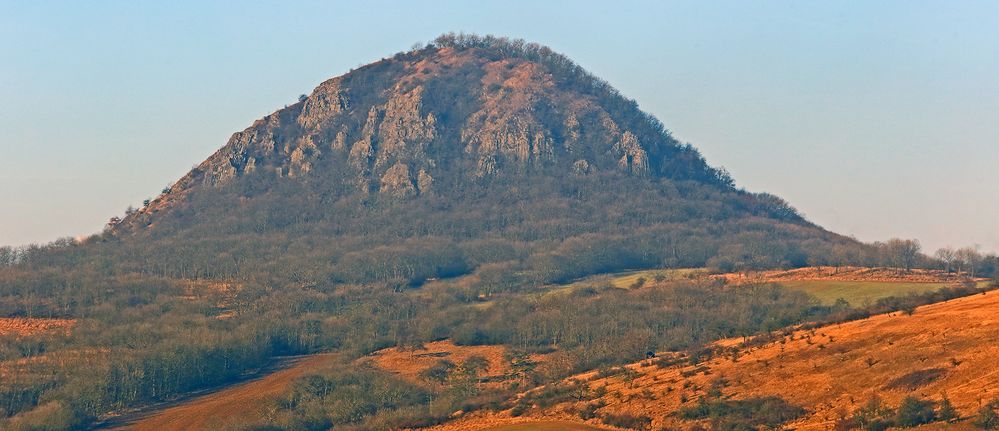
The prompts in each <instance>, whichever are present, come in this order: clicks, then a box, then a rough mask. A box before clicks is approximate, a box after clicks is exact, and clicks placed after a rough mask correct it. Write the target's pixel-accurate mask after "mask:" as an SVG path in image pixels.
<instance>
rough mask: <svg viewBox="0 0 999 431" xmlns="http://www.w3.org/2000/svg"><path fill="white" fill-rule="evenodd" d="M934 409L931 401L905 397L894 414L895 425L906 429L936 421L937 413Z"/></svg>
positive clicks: (934, 405) (934, 404)
mask: <svg viewBox="0 0 999 431" xmlns="http://www.w3.org/2000/svg"><path fill="white" fill-rule="evenodd" d="M934 407H936V403H934V402H933V401H929V400H922V399H919V398H916V397H914V396H908V397H905V399H903V400H902V404H901V405H900V406H898V412H897V413H896V414H895V425H896V426H900V427H906V428H908V427H914V426H917V425H923V424H928V423H931V422H933V421H935V420H937V412H936V410H934Z"/></svg>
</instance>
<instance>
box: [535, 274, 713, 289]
mask: <svg viewBox="0 0 999 431" xmlns="http://www.w3.org/2000/svg"><path fill="white" fill-rule="evenodd" d="M703 274H707V270H705V269H701V268H682V269H650V270H645V271H628V272H618V273H614V274H598V275H592V276H589V277H586V278H583V279H581V280H576V281H574V282H572V283H569V284H563V285H556V286H550V287H549V290H548V291H547V292H545V294H547V295H550V294H557V293H568V292H571V291H572V290H573V289H579V288H585V287H596V286H607V285H610V286H613V287H616V288H618V289H631V288H635V287H642V286H644V285H648V284H650V283H654V282H655V281H656V278H657V277H658V278H660V279H665V280H677V279H680V278H689V277H695V276H698V275H703ZM643 279H644V280H643ZM639 282H641V283H639Z"/></svg>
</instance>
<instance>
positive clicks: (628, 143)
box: [612, 132, 649, 175]
mask: <svg viewBox="0 0 999 431" xmlns="http://www.w3.org/2000/svg"><path fill="white" fill-rule="evenodd" d="M612 151H614V153H615V154H616V155H617V156H618V157H620V158H619V159H618V162H617V163H618V166H620V167H621V169H624V170H626V171H629V172H631V173H633V174H637V175H645V174H647V173H648V171H649V156H648V153H646V152H645V150H644V149H643V148H642V146H641V145H639V143H638V138H637V137H635V135H634V134H632V133H631V132H624V134H622V135H621V140H619V141H617V143H615V144H614V147H613V149H612Z"/></svg>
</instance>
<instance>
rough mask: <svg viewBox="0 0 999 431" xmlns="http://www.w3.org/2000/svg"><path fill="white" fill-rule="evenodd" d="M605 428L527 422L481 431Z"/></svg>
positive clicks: (571, 430)
mask: <svg viewBox="0 0 999 431" xmlns="http://www.w3.org/2000/svg"><path fill="white" fill-rule="evenodd" d="M603 430H604V429H603V428H597V427H595V426H590V425H585V424H577V423H572V422H525V423H521V424H512V425H500V426H495V427H490V428H482V430H481V431H603Z"/></svg>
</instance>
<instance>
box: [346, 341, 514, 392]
mask: <svg viewBox="0 0 999 431" xmlns="http://www.w3.org/2000/svg"><path fill="white" fill-rule="evenodd" d="M506 353H507V349H506V347H503V346H457V345H455V344H454V343H452V342H451V341H448V340H445V341H434V342H432V343H426V344H424V345H423V346H422V347H419V348H415V349H413V348H402V347H392V348H388V349H383V350H379V351H377V352H375V353H372V354H371V356H370V357H366V358H362V359H361V361H371V362H372V363H373V364H374V365H375V366H376V367H378V368H381V369H383V370H386V371H389V372H392V373H394V374H396V375H398V376H399V377H402V378H403V379H404V380H407V381H409V382H412V383H423V382H424V379H423V378H422V377H420V374H421V373H423V372H425V371H426V370H428V369H430V367H432V366H434V364H436V363H438V361H441V360H447V361H451V362H453V363H456V364H457V363H461V362H464V361H467V360H468V359H469V358H472V357H476V356H478V357H482V358H485V359H486V360H487V361H488V362H489V365H488V367H487V368H486V369H485V370H483V372H482V373H481V374H480V375H479V377H480V378H483V379H487V380H495V379H502V378H503V377H505V376H506V375H507V374H508V373H509V372H510V361H509V360H508V359H507V358H506Z"/></svg>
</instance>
